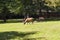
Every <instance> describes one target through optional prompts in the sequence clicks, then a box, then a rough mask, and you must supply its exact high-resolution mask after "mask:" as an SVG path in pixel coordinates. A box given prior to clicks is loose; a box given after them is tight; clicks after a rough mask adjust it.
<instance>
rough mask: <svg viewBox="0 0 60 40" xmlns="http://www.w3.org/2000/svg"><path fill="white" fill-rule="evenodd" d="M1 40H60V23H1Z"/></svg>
mask: <svg viewBox="0 0 60 40" xmlns="http://www.w3.org/2000/svg"><path fill="white" fill-rule="evenodd" d="M0 40H60V21H44V22H34V23H33V24H32V23H30V24H25V25H24V24H23V22H11V23H0Z"/></svg>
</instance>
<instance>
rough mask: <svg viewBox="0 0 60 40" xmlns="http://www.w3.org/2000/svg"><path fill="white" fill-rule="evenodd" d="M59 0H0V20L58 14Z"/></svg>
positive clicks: (59, 9)
mask: <svg viewBox="0 0 60 40" xmlns="http://www.w3.org/2000/svg"><path fill="white" fill-rule="evenodd" d="M59 11H60V0H52V1H51V0H1V1H0V19H2V20H4V22H6V20H7V19H9V18H10V19H12V18H24V17H34V18H38V17H40V16H43V17H49V16H48V15H50V16H51V15H54V13H55V14H56V13H58V14H59V13H60V12H59ZM50 13H51V14H50Z"/></svg>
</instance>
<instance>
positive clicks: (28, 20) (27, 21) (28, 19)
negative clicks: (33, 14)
mask: <svg viewBox="0 0 60 40" xmlns="http://www.w3.org/2000/svg"><path fill="white" fill-rule="evenodd" d="M33 19H34V18H26V19H25V21H24V24H26V23H29V22H32V23H33Z"/></svg>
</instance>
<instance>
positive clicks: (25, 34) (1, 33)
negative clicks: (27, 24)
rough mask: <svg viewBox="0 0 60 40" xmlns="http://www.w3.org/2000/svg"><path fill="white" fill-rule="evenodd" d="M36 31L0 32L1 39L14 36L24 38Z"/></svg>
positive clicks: (6, 39)
mask: <svg viewBox="0 0 60 40" xmlns="http://www.w3.org/2000/svg"><path fill="white" fill-rule="evenodd" d="M35 33H36V32H20V33H19V32H15V31H11V32H0V40H10V39H14V38H17V37H19V38H24V37H25V36H27V35H31V34H35Z"/></svg>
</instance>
